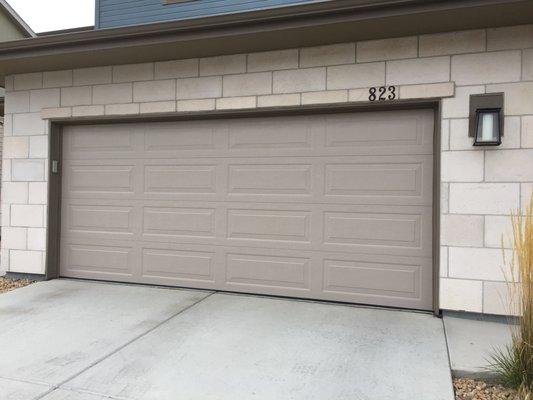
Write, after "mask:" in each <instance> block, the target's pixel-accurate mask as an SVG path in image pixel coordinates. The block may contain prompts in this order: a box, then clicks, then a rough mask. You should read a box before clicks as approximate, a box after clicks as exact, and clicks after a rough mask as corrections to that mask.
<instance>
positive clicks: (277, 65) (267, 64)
mask: <svg viewBox="0 0 533 400" xmlns="http://www.w3.org/2000/svg"><path fill="white" fill-rule="evenodd" d="M293 68H298V49H289V50H276V51H264V52H261V53H251V54H248V72H261V71H276V70H281V69H293Z"/></svg>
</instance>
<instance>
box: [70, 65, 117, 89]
mask: <svg viewBox="0 0 533 400" xmlns="http://www.w3.org/2000/svg"><path fill="white" fill-rule="evenodd" d="M73 74H74V85H76V86H81V85H99V84H105V83H111V82H112V80H113V72H112V67H91V68H81V69H75V70H74V71H73Z"/></svg>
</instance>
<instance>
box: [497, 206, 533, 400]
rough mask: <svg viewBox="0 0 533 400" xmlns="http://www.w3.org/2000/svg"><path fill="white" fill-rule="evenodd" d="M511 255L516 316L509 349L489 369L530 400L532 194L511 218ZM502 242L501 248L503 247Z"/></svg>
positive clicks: (532, 370)
mask: <svg viewBox="0 0 533 400" xmlns="http://www.w3.org/2000/svg"><path fill="white" fill-rule="evenodd" d="M511 223H512V227H513V252H512V258H511V260H510V261H509V262H508V261H507V260H506V259H505V251H504V262H505V263H506V264H508V265H509V270H510V274H509V275H510V276H508V277H507V283H508V288H509V299H510V301H509V303H510V304H509V306H510V313H511V314H513V315H519V316H520V317H519V324H518V325H517V327H516V328H515V330H514V332H513V339H512V343H511V345H510V346H509V347H508V348H505V349H499V350H497V351H495V352H494V354H493V356H492V365H491V368H492V369H493V370H494V372H496V373H497V374H499V376H500V377H501V378H502V380H503V381H504V382H505V383H506V384H508V385H511V386H512V387H514V388H516V389H518V391H519V395H520V398H521V399H523V400H533V195H532V196H531V199H530V201H529V204H528V205H527V207H526V209H525V212H523V211H522V210H518V211H517V212H516V213H513V214H512V215H511ZM503 247H504V246H503V239H502V248H503Z"/></svg>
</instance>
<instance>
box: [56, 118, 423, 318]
mask: <svg viewBox="0 0 533 400" xmlns="http://www.w3.org/2000/svg"><path fill="white" fill-rule="evenodd" d="M62 174H63V176H62V178H63V179H62V182H63V184H62V185H63V187H62V218H61V260H60V262H61V275H63V276H69V277H78V278H94V279H106V280H118V281H126V282H141V283H153V284H164V285H176V286H187V287H198V288H210V289H220V290H231V291H242V292H253V293H263V294H274V295H285V296H296V297H305V298H317V299H326V300H339V301H349V302H359V303H369V304H379V305H388V306H400V307H408V308H418V309H431V308H432V201H433V200H432V199H433V180H432V177H433V112H432V111H430V110H416V111H414V110H413V111H388V112H368V113H343V114H324V115H312V116H309V115H302V116H284V117H264V118H238V119H220V120H206V121H176V122H157V123H153V122H147V123H135V124H109V125H94V126H91V125H83V126H81V125H80V126H68V127H65V128H64V130H63V169H62Z"/></svg>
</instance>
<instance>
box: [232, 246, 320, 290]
mask: <svg viewBox="0 0 533 400" xmlns="http://www.w3.org/2000/svg"><path fill="white" fill-rule="evenodd" d="M309 264H310V259H309V258H306V257H286V256H285V257H284V256H272V255H264V254H240V253H229V254H227V255H226V284H228V285H232V286H241V287H243V288H250V287H253V286H262V287H276V288H285V289H293V290H294V289H306V290H308V289H309V269H310V265H309ZM248 290H249V289H248Z"/></svg>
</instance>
